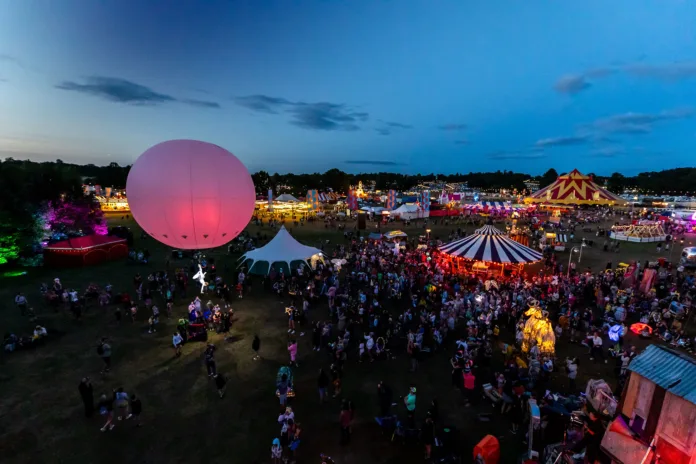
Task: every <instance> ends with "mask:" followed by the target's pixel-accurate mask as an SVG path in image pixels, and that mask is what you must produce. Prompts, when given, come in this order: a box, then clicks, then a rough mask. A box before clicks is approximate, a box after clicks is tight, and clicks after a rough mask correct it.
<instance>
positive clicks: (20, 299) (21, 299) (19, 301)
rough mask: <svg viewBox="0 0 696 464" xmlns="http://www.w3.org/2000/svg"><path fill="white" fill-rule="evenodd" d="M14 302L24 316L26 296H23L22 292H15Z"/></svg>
mask: <svg viewBox="0 0 696 464" xmlns="http://www.w3.org/2000/svg"><path fill="white" fill-rule="evenodd" d="M15 304H16V305H17V307H18V308H19V311H20V312H21V313H22V316H24V315H25V314H26V313H27V304H28V303H27V298H26V297H25V296H24V294H23V293H17V295H16V296H15Z"/></svg>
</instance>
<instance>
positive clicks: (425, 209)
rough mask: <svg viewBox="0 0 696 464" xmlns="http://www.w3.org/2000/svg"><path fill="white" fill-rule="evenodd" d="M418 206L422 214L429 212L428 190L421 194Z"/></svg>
mask: <svg viewBox="0 0 696 464" xmlns="http://www.w3.org/2000/svg"><path fill="white" fill-rule="evenodd" d="M420 204H421V209H422V210H423V212H428V211H430V192H429V191H428V190H425V191H423V192H422V193H421V200H420Z"/></svg>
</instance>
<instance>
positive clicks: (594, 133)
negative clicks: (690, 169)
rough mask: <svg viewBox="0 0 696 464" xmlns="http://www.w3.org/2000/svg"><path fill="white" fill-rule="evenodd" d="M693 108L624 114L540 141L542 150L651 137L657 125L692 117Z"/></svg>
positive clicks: (601, 119)
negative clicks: (649, 135)
mask: <svg viewBox="0 0 696 464" xmlns="http://www.w3.org/2000/svg"><path fill="white" fill-rule="evenodd" d="M693 114H694V111H693V110H692V109H691V108H680V109H674V110H667V111H661V112H659V113H621V114H615V115H613V116H609V117H605V118H600V119H597V120H595V121H593V122H591V123H589V124H582V125H580V126H578V127H577V130H576V131H575V134H573V135H570V136H565V137H551V138H545V139H541V140H538V141H537V142H536V143H535V146H536V147H538V148H542V149H543V148H553V147H562V146H571V145H583V144H587V143H615V140H613V138H611V136H612V135H615V136H621V135H624V136H638V135H643V134H649V133H651V132H652V131H653V129H654V128H655V126H656V125H657V124H659V123H663V122H666V121H677V120H681V119H687V118H690V117H692V116H693Z"/></svg>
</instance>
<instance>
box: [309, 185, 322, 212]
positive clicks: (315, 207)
mask: <svg viewBox="0 0 696 464" xmlns="http://www.w3.org/2000/svg"><path fill="white" fill-rule="evenodd" d="M307 203H309V206H310V207H311V208H312V211H319V192H318V191H317V190H307Z"/></svg>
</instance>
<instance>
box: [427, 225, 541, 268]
mask: <svg viewBox="0 0 696 464" xmlns="http://www.w3.org/2000/svg"><path fill="white" fill-rule="evenodd" d="M439 251H440V252H441V253H444V254H446V255H449V256H450V257H452V258H453V259H456V260H467V261H475V262H481V263H484V264H485V265H486V266H488V265H490V264H493V265H499V266H500V268H501V271H502V270H504V267H505V266H511V267H520V266H523V265H525V264H530V263H534V262H537V261H540V260H541V259H542V257H543V256H542V254H541V253H539V252H538V251H535V250H533V249H531V248H529V247H526V246H524V245H522V244H521V243H518V242H516V241H514V240H513V239H511V238H510V237H508V236H507V235H505V234H504V233H503V232H502V231H500V230H499V229H496V228H495V227H493V226H492V225H490V224H489V225H485V226H483V227H481V228H480V229H476V231H475V232H474V233H473V234H472V235H470V236H468V237H465V238H462V239H460V240H455V241H454V242H451V243H448V244H446V245H443V246H441V247H440V248H439ZM486 269H488V267H486Z"/></svg>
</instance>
